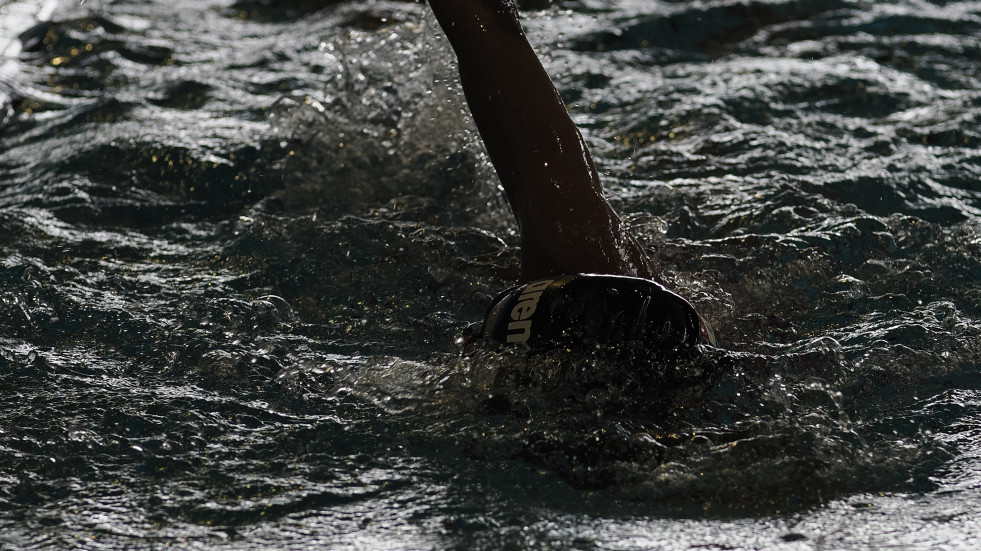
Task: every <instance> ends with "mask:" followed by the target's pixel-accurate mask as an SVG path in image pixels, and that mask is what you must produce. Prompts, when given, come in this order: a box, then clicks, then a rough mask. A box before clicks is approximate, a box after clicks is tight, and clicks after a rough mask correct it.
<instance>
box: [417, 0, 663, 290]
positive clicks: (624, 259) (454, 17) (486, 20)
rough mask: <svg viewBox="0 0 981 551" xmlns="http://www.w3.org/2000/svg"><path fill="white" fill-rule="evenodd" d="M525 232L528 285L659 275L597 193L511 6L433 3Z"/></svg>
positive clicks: (573, 131)
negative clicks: (562, 277) (567, 278)
mask: <svg viewBox="0 0 981 551" xmlns="http://www.w3.org/2000/svg"><path fill="white" fill-rule="evenodd" d="M429 5H430V7H431V8H432V10H433V13H435V14H436V19H437V20H438V21H439V24H440V26H441V27H442V28H443V31H444V32H445V33H446V36H447V37H448V38H449V40H450V44H452V46H453V49H454V51H455V52H456V55H457V58H458V60H459V65H460V79H461V82H462V84H463V90H464V93H465V94H466V97H467V103H468V104H469V106H470V111H471V113H473V117H474V121H475V122H476V124H477V128H478V130H479V131H480V135H481V137H482V138H483V141H484V144H485V145H486V147H487V152H488V153H489V154H490V158H491V162H492V163H493V164H494V168H495V169H496V170H497V174H498V177H499V178H500V179H501V183H502V184H503V186H504V191H505V193H506V194H507V198H508V202H509V203H510V204H511V210H512V211H513V212H514V215H515V217H516V218H517V221H518V227H519V229H520V230H521V266H522V271H523V274H522V276H523V277H524V279H525V280H529V281H530V280H535V279H540V278H544V277H549V276H554V275H557V274H573V273H598V274H614V275H628V276H636V277H643V278H647V279H653V280H655V281H659V282H660V278H659V277H658V274H657V271H656V268H655V267H654V265H653V263H652V262H651V261H650V259H649V258H648V257H647V255H646V254H645V253H644V251H643V249H642V248H641V247H640V245H639V244H638V243H637V241H636V240H634V238H633V237H632V236H631V235H630V234H629V232H628V231H627V228H626V226H625V225H624V224H623V222H622V221H621V219H620V217H619V215H618V214H617V213H616V212H615V211H614V210H613V208H612V207H611V206H610V204H609V203H608V202H607V200H606V198H605V197H604V195H603V190H602V187H601V185H600V181H599V174H598V173H597V172H596V167H595V166H594V165H593V160H592V158H591V157H590V155H589V150H588V148H587V147H586V143H585V142H584V141H583V138H582V135H581V134H580V132H579V129H578V128H577V127H576V125H575V123H574V122H573V121H572V119H571V118H570V117H569V113H568V111H567V110H566V108H565V105H564V104H563V103H562V99H561V98H560V97H559V94H558V92H557V91H556V89H555V86H554V85H553V84H552V81H551V79H550V78H549V76H548V74H547V73H546V72H545V69H544V68H543V67H542V65H541V62H540V61H539V60H538V56H537V55H536V54H535V52H534V50H533V49H532V48H531V45H530V44H529V43H528V40H527V38H526V37H525V34H524V32H523V31H522V29H521V25H520V23H519V22H518V18H517V8H516V7H515V5H514V2H513V1H512V0H429Z"/></svg>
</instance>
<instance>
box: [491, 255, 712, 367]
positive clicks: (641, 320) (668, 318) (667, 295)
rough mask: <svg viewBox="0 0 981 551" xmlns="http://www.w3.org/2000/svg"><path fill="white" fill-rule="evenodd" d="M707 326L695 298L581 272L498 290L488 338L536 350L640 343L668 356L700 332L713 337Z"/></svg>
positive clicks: (693, 341)
mask: <svg viewBox="0 0 981 551" xmlns="http://www.w3.org/2000/svg"><path fill="white" fill-rule="evenodd" d="M702 327H703V325H702V324H701V323H700V318H699V316H698V314H697V313H696V312H695V309H694V308H693V307H692V305H691V304H689V303H688V301H687V300H685V299H683V298H682V297H680V296H678V295H677V294H675V293H673V292H671V291H669V290H668V289H666V288H665V287H664V286H662V285H660V284H658V283H656V282H654V281H651V280H648V279H641V278H636V277H626V276H615V275H599V274H576V275H565V276H558V277H555V278H551V279H540V280H537V281H532V282H530V283H525V284H523V285H519V286H517V287H512V288H510V289H508V290H507V291H504V292H503V293H501V294H500V295H498V297H497V298H496V299H495V300H494V303H493V305H492V306H491V307H490V309H489V310H488V312H487V316H486V318H485V320H484V330H483V337H484V339H489V340H492V341H495V342H498V343H501V344H503V345H517V346H520V345H526V346H528V347H529V348H531V349H532V350H546V349H554V348H558V347H567V348H581V347H584V346H593V347H596V346H606V347H618V346H620V345H628V344H634V345H639V346H640V347H642V348H643V350H645V351H649V352H651V353H658V354H667V353H669V352H678V351H681V350H684V349H690V348H692V347H694V346H695V345H697V344H698V343H699V340H700V339H699V336H700V332H701V334H702V335H703V336H706V335H710V331H708V330H707V329H704V330H703V329H702ZM700 330H701V331H700ZM703 340H709V339H707V338H706V339H703Z"/></svg>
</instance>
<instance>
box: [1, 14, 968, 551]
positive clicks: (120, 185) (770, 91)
mask: <svg viewBox="0 0 981 551" xmlns="http://www.w3.org/2000/svg"><path fill="white" fill-rule="evenodd" d="M28 4H29V3H24V2H12V1H6V2H4V1H0V13H3V14H12V13H14V12H15V11H16V12H17V13H23V12H25V10H24V8H25V6H28ZM526 4H528V5H530V4H534V2H527V3H526ZM539 4H543V3H539ZM526 7H528V6H526ZM27 11H29V10H27ZM426 13H427V12H426V11H425V7H424V6H422V5H416V4H414V3H410V2H372V3H368V4H361V3H354V2H338V3H336V5H333V4H331V5H330V6H328V7H326V8H324V7H323V6H322V5H320V3H314V2H305V1H303V0H295V1H292V2H287V3H277V4H276V5H274V6H273V5H268V3H265V2H257V1H251V0H240V1H238V2H234V3H231V2H228V1H217V0H216V1H214V2H208V3H202V2H184V3H181V4H180V5H179V6H177V7H175V6H174V5H173V4H172V3H169V2H136V3H129V2H112V3H110V2H100V1H96V0H92V1H89V2H85V3H65V4H64V5H59V6H57V9H56V10H55V11H54V13H53V14H52V15H50V17H47V16H46V17H43V19H44V20H50V22H49V23H48V24H46V25H41V26H39V27H36V28H33V29H32V30H31V31H29V32H28V33H27V34H26V35H25V39H26V44H27V45H26V46H25V48H24V52H22V53H21V54H20V55H19V57H18V58H17V59H16V60H12V61H11V60H4V61H5V62H6V63H4V65H3V66H4V67H5V68H6V67H15V68H16V69H17V73H16V77H14V78H13V82H14V83H15V84H16V86H17V87H18V88H19V89H21V90H23V91H24V93H25V94H26V95H27V96H28V99H27V100H26V101H24V102H23V103H22V104H21V105H20V112H19V113H18V114H17V115H16V116H15V117H13V118H12V119H11V120H9V121H8V122H7V123H6V126H5V127H4V128H3V134H2V140H3V141H2V142H0V247H2V257H0V258H2V259H3V260H2V262H0V399H2V400H3V407H2V408H0V411H3V413H2V414H0V415H2V416H0V419H2V421H0V465H2V466H3V468H2V469H0V473H2V474H0V545H3V544H7V545H9V546H11V547H12V548H38V549H41V548H52V549H54V548H58V549H62V548H93V549H95V548H99V549H120V548H131V547H133V546H147V547H151V548H153V547H163V546H167V545H178V546H181V547H185V548H195V547H203V548H209V549H211V548H222V547H225V548H232V549H269V548H277V549H308V548H323V547H331V548H335V547H336V548H372V549H374V548H383V547H384V548H404V549H423V548H494V549H500V548H547V547H551V548H573V549H649V548H660V549H683V548H691V547H695V546H702V547H726V548H739V549H743V548H780V549H812V548H815V547H829V548H844V549H880V548H883V547H890V546H894V547H897V548H899V547H901V548H910V549H917V548H923V549H927V548H936V547H940V546H944V545H947V546H949V547H951V548H968V546H969V544H970V543H971V541H972V538H973V537H974V536H975V535H976V534H978V533H979V528H981V527H979V526H978V521H977V520H976V519H978V518H979V515H978V514H977V513H978V511H977V505H976V503H978V501H979V500H978V498H979V497H981V496H978V495H977V489H978V487H979V486H978V479H979V476H981V475H979V473H981V464H979V462H978V449H977V448H978V447H977V445H975V443H974V441H975V440H976V439H977V438H976V437H977V432H978V431H977V428H978V426H979V419H978V416H977V393H978V390H979V389H981V380H979V378H978V375H977V370H978V366H979V365H981V361H979V359H981V344H979V342H981V339H979V336H981V335H979V333H981V324H979V322H978V313H979V311H981V291H979V290H978V289H979V287H978V285H977V283H978V281H979V280H981V265H979V263H978V257H979V254H981V237H979V236H981V226H979V225H978V222H977V215H978V209H979V208H981V196H979V194H978V193H979V192H978V190H977V186H976V183H977V180H978V176H979V175H981V137H979V130H978V129H979V128H981V125H979V124H978V117H979V114H981V104H979V102H981V99H979V95H978V92H977V91H978V90H979V89H981V86H979V83H978V75H979V72H978V61H977V60H978V59H981V56H979V55H977V54H978V52H981V43H979V39H978V26H979V24H978V18H979V17H981V12H979V11H978V8H977V7H976V6H975V3H970V2H968V3H954V4H939V3H938V4H936V5H935V4H932V3H922V2H920V3H914V2H905V1H899V0H897V1H894V2H888V3H885V4H883V3H881V2H880V3H863V2H841V1H834V0H817V1H814V2H804V3H800V2H791V3H786V2H766V3H752V4H739V3H732V2H722V3H718V4H712V5H703V4H693V3H686V2H664V3H650V2H615V3H608V2H604V3H597V2H592V1H585V0H584V1H581V2H571V3H566V4H563V5H562V6H560V7H555V6H553V7H552V8H550V9H546V10H544V11H531V10H529V11H527V12H526V20H525V23H526V27H527V28H528V31H529V35H530V38H531V40H532V42H533V43H535V44H536V46H537V47H538V48H539V50H540V52H541V53H542V54H543V58H544V59H545V60H546V64H547V65H548V68H549V70H550V71H551V73H552V74H553V75H554V76H555V79H556V81H557V83H558V85H559V87H560V89H561V91H562V94H563V96H564V98H565V99H566V101H567V102H568V103H569V105H570V107H571V110H572V112H573V116H574V117H575V118H576V120H577V122H578V123H579V124H580V125H581V126H582V127H583V129H584V134H585V136H586V139H587V140H588V141H589V143H590V146H591V148H592V150H593V153H594V156H595V157H596V160H597V162H598V164H599V165H600V168H601V170H602V171H603V172H604V174H605V182H606V186H607V190H608V192H609V193H610V195H611V199H612V200H613V201H614V202H615V203H616V204H617V206H618V207H619V208H620V209H621V211H622V212H624V214H625V215H626V218H627V220H628V222H629V223H630V224H631V226H632V227H633V228H634V231H635V232H636V233H637V234H638V236H639V238H640V240H641V241H642V242H643V243H644V244H645V246H647V247H649V248H650V250H651V251H652V254H653V255H654V256H655V258H657V259H658V261H659V262H660V263H661V264H662V265H663V266H664V269H665V274H666V276H667V278H668V279H669V281H670V282H671V283H672V284H674V285H675V286H676V287H677V288H678V289H679V290H680V291H682V292H683V293H684V294H685V295H687V296H689V297H691V299H692V301H693V302H694V303H695V304H696V305H697V306H698V308H699V310H700V311H701V312H703V313H704V314H705V315H706V316H708V317H709V319H710V320H711V321H712V323H713V324H714V325H715V326H716V328H717V329H718V331H719V333H720V337H721V341H722V342H723V343H724V345H725V349H723V350H705V351H704V354H703V355H702V357H701V358H700V359H699V360H697V361H694V362H692V363H691V364H686V365H684V366H682V369H679V370H676V371H673V372H669V373H660V372H656V371H652V372H645V371H643V370H640V371H638V370H627V369H625V368H624V364H623V363H622V362H618V361H614V360H610V359H609V358H606V357H603V356H602V355H597V356H595V357H593V356H589V357H583V356H569V355H566V354H562V353H556V354H553V355H550V356H548V357H543V358H533V359H526V358H520V357H513V356H508V355H507V354H503V355H502V354H499V353H496V352H493V351H482V352H480V353H478V354H476V355H475V356H472V357H469V358H461V357H460V355H459V349H458V347H457V344H456V340H457V338H458V336H459V335H460V333H461V332H462V331H463V329H464V328H465V327H466V326H467V325H468V324H470V323H474V322H479V320H480V319H481V317H482V314H483V309H484V308H485V306H486V305H487V303H488V302H489V301H490V299H491V297H492V296H493V295H494V294H495V293H496V292H498V291H499V290H500V289H502V288H504V287H505V286H507V285H509V284H510V283H511V282H513V281H514V279H515V278H516V277H517V255H516V251H515V248H514V245H515V242H516V238H515V237H516V234H515V228H514V226H513V222H512V220H511V218H510V213H509V211H508V208H507V205H506V203H504V201H503V199H502V197H501V193H500V190H499V189H498V186H497V184H496V182H495V180H494V178H493V172H492V170H491V168H490V167H489V165H488V163H487V161H486V158H485V155H484V153H483V152H482V149H481V146H480V144H479V140H478V139H477V136H476V133H475V130H474V129H473V128H472V126H471V125H470V123H469V122H468V120H467V118H466V109H465V105H464V103H463V100H462V97H461V94H460V92H459V90H458V89H457V88H456V87H455V85H453V84H452V80H453V78H454V77H453V75H454V69H453V66H452V64H451V63H450V62H449V60H450V58H451V55H450V52H449V50H448V47H447V46H446V45H445V44H444V43H443V42H442V39H441V38H440V35H439V33H438V32H437V31H436V30H435V27H434V22H433V21H432V20H431V18H429V17H428V15H425V14H426ZM42 15H44V14H42ZM9 21H12V19H10V18H5V19H3V23H0V29H2V30H3V32H4V33H6V34H7V35H9V34H10V30H9V29H7V27H5V26H3V25H4V24H6V23H7V22H9ZM21 27H25V26H24V25H21ZM25 29H26V27H25V28H17V29H14V31H15V32H20V31H23V30H25ZM678 29H681V30H680V31H679V30H678ZM5 71H6V69H5ZM4 74H5V75H6V74H7V73H6V72H4ZM5 78H10V77H5ZM38 151H43V152H44V154H42V155H39V154H38ZM83 542H84V543H83Z"/></svg>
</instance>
